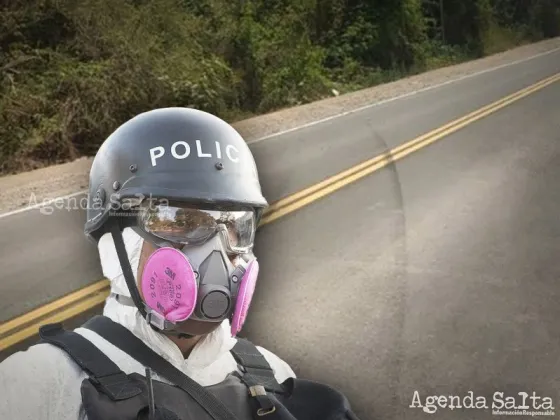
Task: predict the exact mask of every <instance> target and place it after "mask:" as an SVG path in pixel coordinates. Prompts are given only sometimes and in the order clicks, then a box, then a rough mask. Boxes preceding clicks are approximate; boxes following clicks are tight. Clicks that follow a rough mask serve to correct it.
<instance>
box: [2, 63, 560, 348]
mask: <svg viewBox="0 0 560 420" xmlns="http://www.w3.org/2000/svg"><path fill="white" fill-rule="evenodd" d="M559 80H560V73H558V74H555V75H554V76H551V77H548V78H546V79H543V80H541V81H540V82H538V83H535V84H534V85H531V86H528V87H526V88H524V89H521V90H519V91H517V92H515V93H513V94H511V95H508V96H506V97H504V98H502V99H500V100H498V101H496V102H493V103H491V104H489V105H486V106H485V107H482V108H480V109H478V110H476V111H474V112H471V113H470V114H468V115H465V116H464V117H461V118H458V119H456V120H454V121H452V122H450V123H448V124H445V125H444V126H442V127H439V128H437V129H435V130H433V131H430V132H429V133H426V134H424V135H422V136H420V137H417V138H415V139H413V140H411V141H409V142H407V143H405V144H403V145H401V146H398V147H396V148H394V149H392V150H390V151H388V152H387V153H385V154H382V155H380V156H376V157H374V158H373V159H369V160H367V161H365V162H363V163H361V164H359V165H356V166H354V167H352V168H350V169H348V170H346V171H343V172H341V173H339V174H337V175H335V176H332V177H330V178H328V179H325V180H324V181H322V182H319V183H318V184H315V185H313V186H311V187H309V188H306V189H304V190H302V191H299V192H297V193H295V194H292V195H290V196H288V197H286V198H283V199H281V200H278V201H277V202H275V203H273V204H272V205H271V206H270V207H269V208H268V209H267V211H266V212H265V214H264V215H263V218H262V220H261V223H260V226H263V225H266V224H268V223H271V222H273V221H275V220H276V219H279V218H281V217H283V216H285V215H287V214H289V213H292V212H294V211H296V210H299V209H301V208H302V207H304V206H306V205H308V204H311V203H313V202H314V201H317V200H319V199H321V198H323V197H325V196H327V195H329V194H332V193H334V192H335V191H337V190H339V189H341V188H342V187H344V186H347V185H349V184H351V183H353V182H356V181H358V180H360V179H362V178H364V177H366V176H367V175H370V174H371V173H373V172H375V171H378V170H379V169H381V168H383V167H385V166H387V165H389V164H390V163H392V162H395V161H397V160H400V159H402V158H404V157H406V156H408V155H409V154H411V153H413V152H415V151H417V150H419V149H422V148H424V147H426V146H429V145H430V144H432V143H435V142H436V141H438V140H441V139H442V138H444V137H445V136H448V135H449V134H452V133H454V132H456V131H458V130H460V129H462V128H463V127H465V126H467V125H468V124H471V123H473V122H475V121H478V120H480V119H482V118H484V117H486V116H488V115H490V114H492V113H494V112H496V111H498V110H500V109H502V108H504V107H506V106H508V105H510V104H512V103H513V102H516V101H518V100H520V99H522V98H524V97H526V96H528V95H530V94H532V93H534V92H537V91H539V90H541V89H543V88H545V87H546V86H549V85H551V84H553V83H555V82H557V81H559ZM108 294H109V282H108V280H107V279H103V280H101V281H98V282H96V283H94V284H92V285H90V286H87V287H85V288H83V289H80V290H78V291H76V292H73V293H70V294H68V295H66V296H64V297H62V298H60V299H58V300H56V301H54V302H51V303H49V304H47V305H44V306H42V307H40V308H37V309H35V310H33V311H31V312H28V313H26V314H24V315H22V316H19V317H17V318H14V319H12V320H10V321H7V322H5V323H3V324H1V325H0V351H2V350H5V349H7V348H9V347H11V346H13V345H15V344H17V343H20V342H22V341H23V340H25V339H27V338H30V337H33V336H35V335H36V334H37V333H38V331H39V327H40V326H41V325H44V324H49V323H54V322H63V321H65V320H68V319H71V318H73V317H75V316H77V315H79V314H81V313H83V312H85V311H88V310H91V309H93V308H95V307H96V306H98V305H101V304H102V303H103V302H104V301H105V299H106V298H107V296H108Z"/></svg>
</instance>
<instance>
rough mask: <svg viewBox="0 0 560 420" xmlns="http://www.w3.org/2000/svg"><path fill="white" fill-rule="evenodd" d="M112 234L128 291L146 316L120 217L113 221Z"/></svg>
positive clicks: (144, 316) (141, 312)
mask: <svg viewBox="0 0 560 420" xmlns="http://www.w3.org/2000/svg"><path fill="white" fill-rule="evenodd" d="M111 234H112V236H113V241H114V243H115V250H116V251H117V256H118V257H119V262H120V263H121V268H122V270H123V276H124V279H125V281H126V285H127V286H128V291H129V292H130V296H131V297H132V301H133V302H134V305H135V306H136V308H138V311H140V314H141V315H142V317H143V318H146V316H147V312H146V309H145V307H144V302H143V301H142V298H141V297H140V293H139V292H138V287H136V284H135V282H134V278H135V277H134V274H133V273H132V267H130V262H129V261H128V255H127V252H126V247H125V245H124V240H123V237H122V232H121V229H120V226H119V221H118V219H114V221H113V223H112V224H111Z"/></svg>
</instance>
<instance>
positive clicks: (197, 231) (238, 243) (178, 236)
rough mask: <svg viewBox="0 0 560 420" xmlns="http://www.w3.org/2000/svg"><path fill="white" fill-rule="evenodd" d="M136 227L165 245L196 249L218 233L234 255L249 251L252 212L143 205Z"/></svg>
mask: <svg viewBox="0 0 560 420" xmlns="http://www.w3.org/2000/svg"><path fill="white" fill-rule="evenodd" d="M139 210H140V211H139V212H138V227H139V228H140V229H142V230H144V231H145V232H147V233H149V234H151V235H154V236H156V237H158V238H160V239H163V240H165V241H169V242H173V243H176V244H183V245H200V244H202V243H204V242H205V241H207V240H208V239H210V238H211V237H212V236H213V235H214V234H216V233H221V234H222V235H224V237H225V239H226V243H227V245H228V249H229V251H231V252H234V253H245V252H248V251H250V250H251V248H252V247H253V242H254V238H255V231H256V217H255V213H254V212H253V211H252V210H216V209H212V210H210V209H204V208H200V207H196V206H170V205H167V204H154V203H153V202H150V201H146V202H143V203H142V204H141V205H140V209H139Z"/></svg>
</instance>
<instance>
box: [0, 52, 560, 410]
mask: <svg viewBox="0 0 560 420" xmlns="http://www.w3.org/2000/svg"><path fill="white" fill-rule="evenodd" d="M559 71H560V52H556V53H553V54H550V55H547V56H543V57H539V58H535V59H534V60H530V61H527V62H524V63H519V64H516V65H513V66H510V67H505V68H502V69H498V70H496V71H493V72H488V73H485V74H482V75H479V76H476V77H473V78H468V79H465V80H462V81H459V82H456V83H453V84H449V85H446V86H442V87H440V88H436V89H432V90H430V91H427V92H422V93H420V94H418V95H414V96H411V97H408V98H404V99H400V100H397V101H393V102H389V103H386V104H383V105H380V106H378V107H373V108H370V109H367V110H364V111H360V112H357V113H354V114H351V115H348V116H345V117H341V118H337V119H333V120H330V121H328V122H326V123H323V124H318V125H316V126H312V127H308V128H304V129H301V130H298V131H296V132H291V133H287V134H285V135H282V136H278V137H275V138H273V139H269V140H267V141H263V142H259V143H256V144H254V145H252V149H253V151H254V153H255V156H256V158H257V161H258V165H259V169H260V171H261V174H262V178H263V188H264V190H265V194H266V195H267V197H269V199H270V201H271V202H272V201H275V200H277V199H279V198H281V197H283V196H286V195H287V194H291V193H294V192H296V191H298V190H300V189H302V188H304V187H307V186H309V185H312V184H314V183H316V182H318V181H320V180H322V179H324V178H325V177H327V176H331V175H334V174H336V173H337V172H340V171H342V170H344V169H347V168H349V167H351V166H353V165H355V164H357V163H359V162H361V161H363V160H366V159H368V158H371V157H374V156H376V155H378V154H380V153H383V152H385V151H387V150H388V149H391V148H394V147H395V146H398V145H399V144H403V143H405V142H406V141H408V140H410V139H412V138H414V137H416V136H419V135H421V134H423V133H425V132H427V131H430V130H433V129H435V128H437V127H439V126H441V125H443V124H445V123H447V122H449V121H451V120H453V119H455V118H458V117H461V116H462V115H465V114H467V113H469V112H472V111H474V110H476V109H478V108H480V107H482V106H484V105H487V104H488V103H490V102H493V101H496V100H498V99H500V98H502V97H504V96H506V95H509V94H511V93H513V92H515V91H518V90H520V89H522V88H525V87H527V86H529V85H531V84H534V83H536V82H538V81H540V80H542V79H544V78H546V77H549V76H551V75H554V74H556V73H558V72H559ZM559 179H560V82H556V83H553V84H551V85H550V86H547V87H546V88H544V89H542V90H540V91H538V92H536V93H533V94H531V95H529V96H527V97H525V98H523V99H521V100H519V101H517V102H515V103H513V104H511V105H509V106H508V107H506V108H504V109H501V110H499V111H498V112H496V113H494V114H492V115H490V116H488V117H486V118H484V119H482V120H480V121H477V122H474V123H472V124H470V125H468V126H467V127H465V128H463V129H462V130H460V131H458V132H456V133H453V134H451V135H450V136H448V137H447V138H445V139H443V140H441V141H439V142H437V143H436V144H433V145H431V146H429V147H427V148H424V149H421V150H419V151H417V152H415V153H413V154H411V155H410V156H408V157H406V158H405V159H403V160H401V161H397V162H396V163H394V164H392V165H390V166H388V167H386V168H384V169H382V170H380V171H379V172H376V173H375V174H373V175H371V176H369V177H367V178H364V179H362V180H360V181H358V182H356V183H354V184H352V185H349V186H347V187H345V188H344V189H342V190H340V191H337V192H336V193H335V194H332V195H330V196H328V197H326V198H324V199H322V200H319V201H317V202H314V203H312V204H310V205H309V206H307V207H304V208H302V209H300V210H298V211H296V212H294V213H292V214H289V215H287V216H285V217H283V218H281V219H279V220H277V221H275V222H274V223H272V224H269V225H266V226H264V227H263V228H262V229H261V230H260V233H259V235H258V240H257V247H256V252H257V255H258V256H259V257H260V260H261V264H262V274H261V277H260V280H259V287H258V290H257V293H256V295H255V298H254V299H255V300H254V303H253V306H252V310H251V315H250V317H249V321H248V323H247V326H246V328H245V330H244V335H248V336H249V337H250V338H251V339H253V340H255V341H256V342H258V343H259V344H261V345H263V346H265V347H268V348H270V349H271V350H273V351H275V352H276V353H278V354H279V355H280V356H281V357H283V358H284V359H286V360H287V361H289V362H290V363H291V364H292V365H293V367H294V368H295V370H296V371H297V372H298V374H299V375H300V376H304V377H309V378H314V379H317V380H322V381H325V382H328V383H330V384H332V385H334V386H337V387H340V388H341V389H342V390H343V391H344V392H345V393H346V394H347V395H348V397H349V398H350V400H351V402H352V405H353V406H354V407H355V410H356V412H357V414H358V415H359V416H360V417H361V418H362V419H395V420H396V419H407V420H408V419H416V418H418V419H420V418H425V417H426V416H428V417H432V418H437V419H474V418H476V419H486V418H501V416H492V410H491V408H489V409H455V410H453V411H451V410H450V409H449V408H438V409H437V411H436V413H434V414H431V415H430V414H426V413H424V412H422V411H421V409H420V408H410V407H409V405H410V404H411V402H412V398H413V395H414V391H418V393H419V396H420V398H421V401H422V403H424V402H425V399H426V397H427V396H431V395H435V396H440V395H443V396H451V395H457V396H460V397H461V398H462V397H463V396H465V395H468V394H467V393H468V392H469V391H472V392H473V393H474V396H475V398H476V396H484V397H486V399H487V401H488V405H489V406H491V403H492V395H493V393H494V392H497V391H498V392H499V391H501V392H503V393H504V398H505V397H506V396H509V395H512V396H516V395H517V392H520V391H524V392H527V393H529V394H531V393H532V392H533V391H534V392H535V393H536V394H537V395H538V396H540V397H551V398H552V400H553V404H554V406H555V407H557V409H556V415H555V416H552V417H545V418H560V391H559V390H560V322H558V320H559V319H560V305H559V303H558V302H560V286H559V284H558V279H559V278H560V257H559V256H560V217H559V214H560V188H558V187H557V185H558V180H559ZM82 223H83V213H81V212H78V211H73V212H67V211H57V212H55V213H54V214H52V215H50V216H46V215H44V214H41V213H40V212H39V211H38V210H36V211H31V212H25V213H20V214H16V215H13V216H9V217H6V218H2V219H0V230H1V231H2V233H3V235H2V236H1V237H0V249H2V255H1V256H0V267H2V268H3V272H2V274H0V276H1V277H2V278H1V279H0V293H2V296H3V299H2V301H1V302H0V319H2V320H6V319H8V318H11V317H13V316H16V315H18V314H21V313H24V312H26V311H28V310H29V309H31V308H34V307H36V306H38V305H40V304H42V303H45V302H47V301H50V300H52V299H53V298H56V297H58V296H61V295H62V294H64V293H67V292H69V291H71V290H75V289H78V288H80V287H82V286H84V285H87V284H90V283H93V282H94V281H96V280H99V279H100V278H101V273H100V271H99V266H98V261H97V256H96V255H95V254H92V253H91V252H92V251H95V248H94V247H93V246H91V245H90V244H88V243H86V242H85V240H84V239H83V236H82V233H81V229H82ZM528 401H529V400H528ZM517 402H518V405H521V402H522V401H521V400H519V399H518V401H517ZM529 402H530V401H529ZM541 402H542V400H541ZM503 418H521V417H512V416H507V417H503Z"/></svg>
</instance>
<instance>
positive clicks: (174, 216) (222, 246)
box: [118, 200, 259, 336]
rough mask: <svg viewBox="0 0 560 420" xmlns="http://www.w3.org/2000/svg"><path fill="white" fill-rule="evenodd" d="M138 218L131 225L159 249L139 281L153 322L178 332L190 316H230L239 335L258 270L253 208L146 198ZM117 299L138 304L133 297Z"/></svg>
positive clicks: (217, 320)
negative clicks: (231, 207)
mask: <svg viewBox="0 0 560 420" xmlns="http://www.w3.org/2000/svg"><path fill="white" fill-rule="evenodd" d="M135 217H136V220H135V223H134V225H133V226H132V228H133V229H134V230H135V231H136V232H137V233H138V234H139V235H140V236H141V237H143V238H144V239H145V240H147V241H148V242H150V243H152V244H153V245H154V246H155V247H157V250H156V251H155V252H153V253H152V254H151V255H150V256H149V257H148V259H147V261H146V262H145V265H144V268H143V272H142V276H141V278H140V281H139V286H140V287H139V288H140V291H141V293H142V296H143V298H144V299H143V300H144V302H143V305H144V309H145V313H146V320H147V321H148V322H149V324H150V325H151V326H152V327H155V328H156V329H157V330H160V331H162V332H164V333H165V332H177V331H178V330H177V327H178V326H179V325H180V324H181V323H182V322H184V321H186V320H187V319H192V320H196V321H202V322H214V323H221V322H222V321H224V320H225V319H228V318H229V319H230V322H231V333H232V336H235V335H236V334H237V333H238V332H239V331H240V330H241V328H242V326H243V323H244V322H245V318H246V316H247V311H248V309H249V305H250V303H251V299H252V297H253V292H254V290H255V285H256V280H257V275H258V271H259V265H258V262H257V259H256V257H255V256H254V255H253V253H252V249H253V242H254V237H255V231H256V227H257V226H256V224H257V222H256V216H255V212H254V211H253V209H251V208H246V209H240V208H239V207H237V208H235V209H227V208H223V207H221V208H220V209H216V208H215V207H214V208H212V209H211V208H210V207H203V206H199V205H190V204H185V203H175V204H169V203H162V202H155V201H151V200H147V201H144V202H142V203H141V204H140V206H139V207H138V212H137V215H136V216H135ZM118 299H119V301H121V302H122V303H125V304H129V305H134V303H133V302H131V299H130V298H126V297H122V296H118ZM180 335H184V336H188V334H180Z"/></svg>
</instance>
